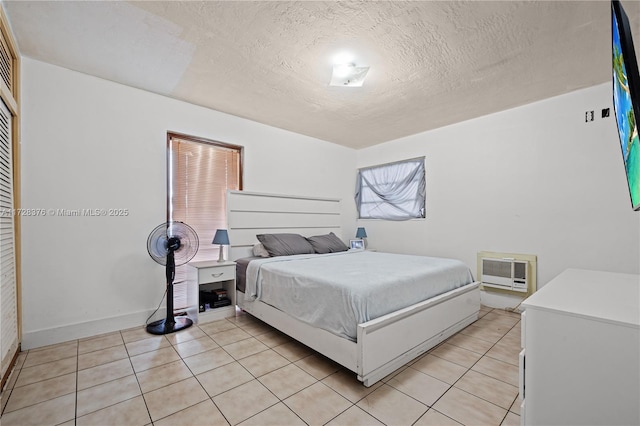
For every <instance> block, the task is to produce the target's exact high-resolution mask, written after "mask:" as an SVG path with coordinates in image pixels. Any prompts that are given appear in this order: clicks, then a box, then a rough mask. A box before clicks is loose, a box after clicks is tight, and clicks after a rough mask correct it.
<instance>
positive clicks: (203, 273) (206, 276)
mask: <svg viewBox="0 0 640 426" xmlns="http://www.w3.org/2000/svg"><path fill="white" fill-rule="evenodd" d="M235 278H236V267H235V265H228V266H212V267H209V268H199V269H198V283H199V284H206V283H215V282H219V281H227V280H234V279H235Z"/></svg>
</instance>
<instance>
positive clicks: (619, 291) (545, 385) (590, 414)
mask: <svg viewBox="0 0 640 426" xmlns="http://www.w3.org/2000/svg"><path fill="white" fill-rule="evenodd" d="M522 306H523V308H524V309H525V311H524V312H523V314H522V346H523V348H524V349H523V352H522V353H521V354H520V392H521V396H522V395H524V401H523V404H522V407H521V423H522V424H525V425H638V424H640V275H630V274H618V273H610V272H600V271H587V270H580V269H568V270H566V271H564V272H563V273H561V274H560V275H558V276H557V277H556V278H554V279H553V280H551V281H550V282H549V283H547V284H546V285H545V286H544V287H542V288H541V289H540V290H539V291H537V292H536V293H535V294H533V295H532V296H531V297H529V298H528V299H526V300H525V301H524V302H523V303H522Z"/></svg>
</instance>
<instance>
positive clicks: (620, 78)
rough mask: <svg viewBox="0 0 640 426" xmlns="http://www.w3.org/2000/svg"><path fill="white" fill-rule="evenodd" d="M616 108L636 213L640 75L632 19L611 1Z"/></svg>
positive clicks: (638, 202)
mask: <svg viewBox="0 0 640 426" xmlns="http://www.w3.org/2000/svg"><path fill="white" fill-rule="evenodd" d="M611 39H612V53H613V54H612V57H613V67H612V68H613V106H614V110H615V114H616V122H617V124H618V135H619V136H620V148H621V149H622V159H623V160H624V170H625V173H626V177H627V184H628V186H629V194H630V195H631V205H632V206H633V209H634V210H640V140H639V139H638V118H640V74H639V73H638V62H637V59H636V53H635V50H634V47H633V40H632V39H631V27H630V25H629V18H628V17H627V14H626V13H625V11H624V9H623V8H622V5H621V4H620V2H619V1H618V0H613V1H612V2H611Z"/></svg>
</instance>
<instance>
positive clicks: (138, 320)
mask: <svg viewBox="0 0 640 426" xmlns="http://www.w3.org/2000/svg"><path fill="white" fill-rule="evenodd" d="M151 312H153V311H152V310H148V311H140V312H134V313H131V314H126V315H120V316H115V317H110V318H104V319H100V320H93V321H87V322H82V323H76V324H70V325H64V326H60V327H53V328H47V329H42V330H36V331H30V332H23V334H22V345H21V346H22V350H23V351H24V350H28V349H35V348H40V347H42V346H48V345H55V344H57V343H63V342H68V341H71V340H76V339H83V338H85V337H92V336H98V335H100V334H105V333H111V332H113V331H118V330H126V329H128V328H133V327H136V326H140V327H142V326H143V325H144V324H145V321H146V319H147V318H148V317H149V315H151ZM166 312H167V309H166V308H164V307H162V308H160V309H159V310H158V312H157V313H156V314H155V315H154V316H153V320H156V319H162V318H165V316H166Z"/></svg>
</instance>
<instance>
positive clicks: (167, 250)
mask: <svg viewBox="0 0 640 426" xmlns="http://www.w3.org/2000/svg"><path fill="white" fill-rule="evenodd" d="M147 250H148V251H149V256H151V258H152V259H153V260H155V261H156V262H158V263H159V264H161V265H165V271H166V277H167V317H166V318H165V319H163V320H159V321H154V322H152V323H150V324H148V325H147V331H148V332H149V333H151V334H169V333H173V332H174V331H178V330H182V329H184V328H187V327H191V325H192V324H193V321H191V320H190V319H189V318H187V317H179V318H175V317H174V316H173V279H174V278H175V275H176V266H180V265H184V264H185V263H187V262H188V261H190V260H191V259H193V256H195V255H196V252H197V251H198V235H197V234H196V231H194V230H193V228H192V227H190V226H189V225H187V224H186V223H183V222H166V223H163V224H161V225H158V226H157V227H156V228H155V229H154V230H153V231H151V234H149V238H148V239H147Z"/></svg>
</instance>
